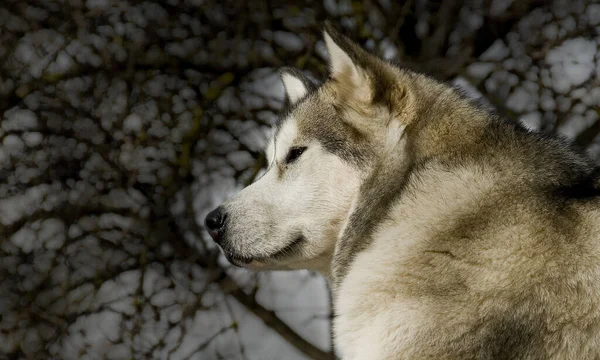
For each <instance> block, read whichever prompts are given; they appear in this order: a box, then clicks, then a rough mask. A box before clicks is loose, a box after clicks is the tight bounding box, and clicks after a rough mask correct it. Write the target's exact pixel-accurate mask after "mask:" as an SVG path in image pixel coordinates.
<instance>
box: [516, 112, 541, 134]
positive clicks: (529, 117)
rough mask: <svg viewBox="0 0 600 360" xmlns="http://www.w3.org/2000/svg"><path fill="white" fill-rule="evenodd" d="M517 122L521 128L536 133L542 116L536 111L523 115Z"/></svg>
mask: <svg viewBox="0 0 600 360" xmlns="http://www.w3.org/2000/svg"><path fill="white" fill-rule="evenodd" d="M519 120H520V121H521V124H523V126H525V127H526V128H527V129H529V130H531V131H538V130H540V128H541V126H542V114H540V113H539V112H537V111H534V112H531V113H529V114H526V115H523V116H522V117H521V118H520V119H519Z"/></svg>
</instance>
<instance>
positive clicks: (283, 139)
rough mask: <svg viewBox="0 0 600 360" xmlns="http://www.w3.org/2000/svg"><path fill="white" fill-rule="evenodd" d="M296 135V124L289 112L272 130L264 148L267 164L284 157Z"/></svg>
mask: <svg viewBox="0 0 600 360" xmlns="http://www.w3.org/2000/svg"><path fill="white" fill-rule="evenodd" d="M297 137H298V124H297V122H296V119H295V117H294V116H293V115H291V114H289V115H287V116H286V118H285V119H283V121H282V122H281V124H280V125H279V126H278V127H277V129H275V131H273V135H272V136H271V139H270V140H269V143H268V145H267V149H266V156H267V161H268V164H269V165H271V164H272V163H273V161H275V160H276V159H282V158H284V157H285V154H286V153H287V151H288V150H289V149H290V147H292V145H293V144H294V142H295V141H296V139H297Z"/></svg>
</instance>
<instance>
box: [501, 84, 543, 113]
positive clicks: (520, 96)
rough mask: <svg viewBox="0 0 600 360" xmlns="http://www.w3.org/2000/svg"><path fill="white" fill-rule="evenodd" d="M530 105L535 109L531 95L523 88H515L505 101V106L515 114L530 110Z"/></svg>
mask: <svg viewBox="0 0 600 360" xmlns="http://www.w3.org/2000/svg"><path fill="white" fill-rule="evenodd" d="M532 105H533V106H534V107H535V105H536V104H535V103H534V98H533V96H532V94H531V93H530V92H529V91H527V90H526V89H525V88H523V87H519V88H517V89H516V90H515V91H514V92H513V93H512V94H510V96H509V97H508V99H507V100H506V106H507V107H508V108H509V109H511V110H514V111H516V112H522V111H524V110H526V109H530V108H531V107H532Z"/></svg>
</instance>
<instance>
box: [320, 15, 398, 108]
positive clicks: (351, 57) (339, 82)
mask: <svg viewBox="0 0 600 360" xmlns="http://www.w3.org/2000/svg"><path fill="white" fill-rule="evenodd" d="M323 36H324V38H325V45H326V47H327V52H328V53H329V73H330V74H329V76H330V78H331V79H333V80H334V81H335V83H336V86H337V88H338V89H339V93H338V95H340V96H342V97H343V99H344V100H346V101H358V102H359V103H362V104H364V105H372V104H374V103H381V104H382V105H388V106H389V105H390V104H389V101H390V100H391V99H390V96H393V94H394V93H395V92H396V90H398V89H397V84H396V81H395V79H394V70H393V69H392V67H391V66H390V65H389V64H387V63H386V62H384V61H383V60H381V59H379V58H378V57H377V56H374V55H372V54H369V53H368V52H367V51H365V50H364V49H363V48H361V47H360V46H359V45H358V44H356V43H355V42H354V41H352V40H350V39H349V38H347V37H346V36H344V35H342V34H341V33H340V32H339V31H337V30H336V29H335V28H334V27H333V25H331V23H330V22H328V21H326V22H325V26H324V31H323Z"/></svg>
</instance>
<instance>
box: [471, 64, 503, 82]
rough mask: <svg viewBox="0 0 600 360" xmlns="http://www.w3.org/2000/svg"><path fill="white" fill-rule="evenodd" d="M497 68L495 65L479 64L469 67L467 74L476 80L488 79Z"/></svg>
mask: <svg viewBox="0 0 600 360" xmlns="http://www.w3.org/2000/svg"><path fill="white" fill-rule="evenodd" d="M495 67H496V65H495V64H493V63H485V62H478V63H473V64H471V65H469V67H468V68H467V73H468V74H469V76H472V77H473V78H475V79H484V78H486V77H487V76H488V75H489V74H490V73H491V72H492V71H493V70H494V68H495Z"/></svg>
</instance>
